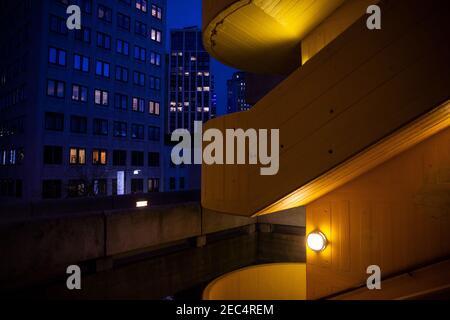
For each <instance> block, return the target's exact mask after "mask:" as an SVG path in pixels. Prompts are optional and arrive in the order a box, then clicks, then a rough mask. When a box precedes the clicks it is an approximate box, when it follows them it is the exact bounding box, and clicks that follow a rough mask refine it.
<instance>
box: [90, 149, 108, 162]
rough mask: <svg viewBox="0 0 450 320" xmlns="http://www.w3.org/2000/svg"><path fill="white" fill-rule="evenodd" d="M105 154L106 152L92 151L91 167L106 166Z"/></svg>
mask: <svg viewBox="0 0 450 320" xmlns="http://www.w3.org/2000/svg"><path fill="white" fill-rule="evenodd" d="M106 163H107V152H106V150H99V149H94V150H93V151H92V164H93V165H103V166H104V165H106Z"/></svg>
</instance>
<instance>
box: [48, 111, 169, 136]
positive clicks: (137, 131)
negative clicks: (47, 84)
mask: <svg viewBox="0 0 450 320" xmlns="http://www.w3.org/2000/svg"><path fill="white" fill-rule="evenodd" d="M44 126H45V130H47V131H60V132H62V131H64V114H63V113H56V112H46V113H45V125H44ZM130 129H131V138H132V139H135V140H144V139H145V126H144V125H142V124H131V127H130ZM70 131H71V132H72V133H78V134H87V132H88V118H87V117H83V116H76V115H72V116H71V117H70ZM92 133H93V134H94V135H97V136H108V135H109V121H108V120H105V119H93V124H92ZM113 135H114V137H122V138H126V137H127V136H128V124H127V123H126V122H121V121H114V122H113ZM147 137H148V140H150V141H155V142H156V141H159V140H160V137H161V129H160V128H159V127H156V126H148V135H147Z"/></svg>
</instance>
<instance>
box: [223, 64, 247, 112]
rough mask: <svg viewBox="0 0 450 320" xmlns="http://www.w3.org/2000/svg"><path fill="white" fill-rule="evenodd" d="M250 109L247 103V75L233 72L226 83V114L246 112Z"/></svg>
mask: <svg viewBox="0 0 450 320" xmlns="http://www.w3.org/2000/svg"><path fill="white" fill-rule="evenodd" d="M251 107H252V105H251V104H249V103H248V102H247V73H246V72H235V73H234V74H233V76H232V78H231V79H230V80H228V81H227V112H228V113H233V112H240V111H248V110H250V108H251Z"/></svg>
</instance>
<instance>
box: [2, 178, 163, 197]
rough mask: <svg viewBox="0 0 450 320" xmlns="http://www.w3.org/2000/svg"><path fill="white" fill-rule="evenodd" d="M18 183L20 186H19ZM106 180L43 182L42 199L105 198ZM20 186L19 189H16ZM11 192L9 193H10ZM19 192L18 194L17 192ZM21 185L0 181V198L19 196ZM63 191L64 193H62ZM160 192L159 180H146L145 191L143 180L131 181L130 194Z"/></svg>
mask: <svg viewBox="0 0 450 320" xmlns="http://www.w3.org/2000/svg"><path fill="white" fill-rule="evenodd" d="M19 182H20V184H19ZM107 184H108V181H107V179H93V180H91V181H86V180H83V179H71V180H68V181H67V182H65V183H64V182H63V181H62V180H44V181H42V198H43V199H60V198H61V197H62V195H63V193H66V194H67V196H68V197H69V198H79V197H89V196H106V195H107ZM111 185H112V194H114V195H117V179H112V180H111ZM19 186H20V189H18V187H19ZM10 190H11V191H10ZM17 190H20V193H19V192H18V191H17ZM21 190H22V183H21V181H20V180H16V184H15V185H14V181H13V180H12V184H11V183H10V182H9V181H7V180H5V182H3V180H0V196H1V195H3V191H5V195H6V194H7V195H10V194H11V195H14V194H20V196H21ZM64 191H65V192H64ZM159 191H160V179H159V178H149V179H147V186H146V190H144V179H131V193H143V192H148V193H153V192H159Z"/></svg>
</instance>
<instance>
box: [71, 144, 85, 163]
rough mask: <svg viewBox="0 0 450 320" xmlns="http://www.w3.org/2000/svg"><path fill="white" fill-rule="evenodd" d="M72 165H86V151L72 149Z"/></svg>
mask: <svg viewBox="0 0 450 320" xmlns="http://www.w3.org/2000/svg"><path fill="white" fill-rule="evenodd" d="M70 164H76V165H84V164H86V149H81V148H70Z"/></svg>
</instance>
